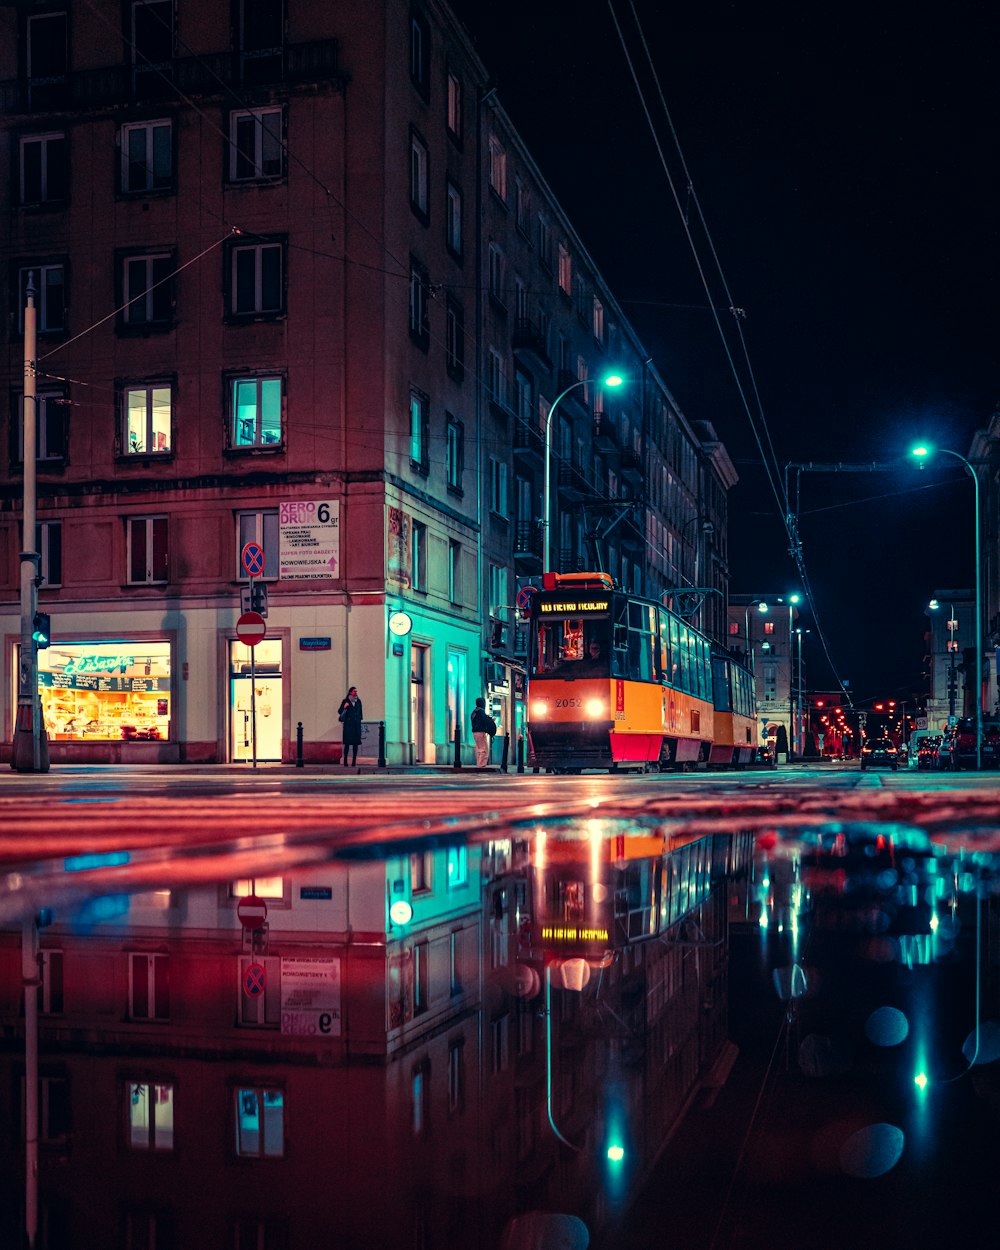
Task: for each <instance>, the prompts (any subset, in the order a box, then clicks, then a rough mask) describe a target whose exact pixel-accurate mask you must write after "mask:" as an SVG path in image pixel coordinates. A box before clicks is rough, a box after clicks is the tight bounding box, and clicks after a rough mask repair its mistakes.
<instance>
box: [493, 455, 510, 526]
mask: <svg viewBox="0 0 1000 1250" xmlns="http://www.w3.org/2000/svg"><path fill="white" fill-rule="evenodd" d="M509 479H510V474H509V471H508V466H507V461H506V460H501V459H500V458H499V456H490V513H491V514H492V515H493V516H495V517H500V518H501V520H504V521H509V520H510V480H509Z"/></svg>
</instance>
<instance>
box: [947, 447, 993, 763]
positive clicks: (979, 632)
mask: <svg viewBox="0 0 1000 1250" xmlns="http://www.w3.org/2000/svg"><path fill="white" fill-rule="evenodd" d="M938 450H939V451H942V452H944V454H945V455H946V456H954V457H955V459H956V460H961V462H962V463H963V464H964V465H965V467H966V468H967V469H968V470H969V472H970V473H971V474H972V484H973V486H974V487H975V509H976V516H975V521H976V622H975V623H976V680H975V685H974V686H973V688H972V689H973V694H974V695H975V697H976V768H977V769H981V768H982V766H983V603H982V595H983V568H982V563H981V561H980V552H979V529H980V522H981V517H980V512H979V474H978V472H977V471H976V470H975V469H974V468H973V466H972V464H971V462H970V461H968V460H966V458H965V457H964V456H963V455H961V454H960V453H959V452H957V451H952V450H951V449H950V448H949V447H940V448H938Z"/></svg>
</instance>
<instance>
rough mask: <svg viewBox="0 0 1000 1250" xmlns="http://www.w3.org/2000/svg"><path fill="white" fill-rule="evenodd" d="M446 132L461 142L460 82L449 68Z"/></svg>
mask: <svg viewBox="0 0 1000 1250" xmlns="http://www.w3.org/2000/svg"><path fill="white" fill-rule="evenodd" d="M448 134H449V135H450V136H451V138H452V139H454V140H456V141H457V142H458V143H461V142H462V83H461V80H460V79H459V78H458V77H457V75H455V74H453V73H452V72H451V71H450V70H449V71H448Z"/></svg>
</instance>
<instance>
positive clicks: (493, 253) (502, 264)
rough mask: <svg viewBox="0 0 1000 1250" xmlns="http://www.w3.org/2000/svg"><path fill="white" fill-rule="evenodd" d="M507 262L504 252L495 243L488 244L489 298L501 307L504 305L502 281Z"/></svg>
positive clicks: (504, 277) (503, 280)
mask: <svg viewBox="0 0 1000 1250" xmlns="http://www.w3.org/2000/svg"><path fill="white" fill-rule="evenodd" d="M506 268H507V263H506V260H505V259H504V254H503V252H502V251H501V249H500V248H499V247H497V245H496V244H495V243H491V244H490V298H491V299H493V300H495V301H496V303H497V304H499V305H500V307H501V308H505V307H506V301H505V299H504V283H505V280H506Z"/></svg>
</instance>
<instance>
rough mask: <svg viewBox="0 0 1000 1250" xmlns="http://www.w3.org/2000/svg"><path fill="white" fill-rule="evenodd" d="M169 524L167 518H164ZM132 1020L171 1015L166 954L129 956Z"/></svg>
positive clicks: (135, 954) (168, 963) (168, 962)
mask: <svg viewBox="0 0 1000 1250" xmlns="http://www.w3.org/2000/svg"><path fill="white" fill-rule="evenodd" d="M163 522H164V526H166V518H165V517H164V518H163ZM128 989H129V1008H128V1014H129V1018H130V1019H131V1020H168V1019H169V1018H170V960H169V957H168V956H167V955H147V954H145V953H144V952H143V953H140V952H133V953H132V954H130V955H129V957H128Z"/></svg>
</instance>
